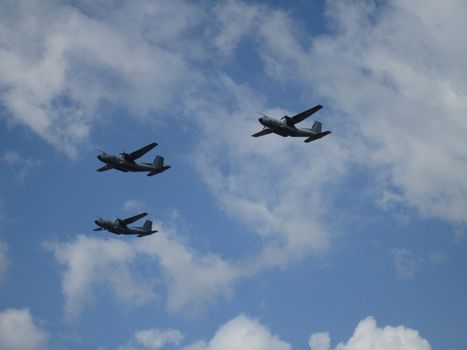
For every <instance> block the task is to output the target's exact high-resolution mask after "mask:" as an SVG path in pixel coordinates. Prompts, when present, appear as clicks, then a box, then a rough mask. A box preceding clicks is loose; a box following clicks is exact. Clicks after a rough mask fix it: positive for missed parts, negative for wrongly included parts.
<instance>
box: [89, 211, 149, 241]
mask: <svg viewBox="0 0 467 350" xmlns="http://www.w3.org/2000/svg"><path fill="white" fill-rule="evenodd" d="M146 215H148V213H141V214H138V215H135V216H132V217H130V218H127V219H116V220H115V221H112V220H107V219H103V218H98V219H97V220H96V221H94V223H95V224H96V225H97V226H99V227H97V228H95V229H94V231H103V230H107V231H109V232H112V233H115V234H116V235H138V237H144V236H149V235H152V234H153V233H156V232H157V231H156V230H153V229H152V221H150V220H146V221H145V222H144V225H143V226H142V227H128V226H127V225H129V224H132V223H134V222H135V221H137V220H139V219H141V218H143V217H145V216H146Z"/></svg>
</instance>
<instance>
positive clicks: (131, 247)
mask: <svg viewBox="0 0 467 350" xmlns="http://www.w3.org/2000/svg"><path fill="white" fill-rule="evenodd" d="M157 227H158V229H159V230H160V232H159V233H157V234H156V235H154V236H151V237H146V238H145V239H136V240H135V239H132V240H128V241H124V240H116V239H112V238H108V239H103V238H91V237H87V236H83V235H79V236H77V237H76V238H75V239H74V240H72V241H70V242H46V243H44V245H45V247H47V248H48V249H50V250H51V251H52V252H53V253H54V255H55V258H56V259H57V261H58V262H59V264H60V265H61V266H62V267H63V272H62V288H63V293H64V296H65V313H66V315H67V316H68V317H69V318H71V319H73V318H76V317H77V316H78V315H79V314H80V312H81V311H82V309H83V308H85V307H86V306H87V305H89V303H91V302H92V298H93V295H94V293H95V292H96V288H104V289H106V290H107V291H108V293H110V294H111V295H113V296H114V297H115V299H116V300H117V301H118V302H120V303H124V304H131V305H139V304H145V303H147V302H149V301H152V300H154V298H156V297H157V296H158V295H159V294H160V293H159V291H157V287H160V286H162V285H164V286H166V305H167V308H168V309H169V311H171V312H183V313H186V314H191V313H197V312H200V311H201V310H202V308H203V307H205V306H206V305H208V304H210V303H212V302H213V301H214V300H215V298H216V297H218V296H227V295H229V294H231V292H232V284H233V283H234V282H235V281H236V280H237V279H238V278H239V277H241V276H244V275H246V274H247V272H245V269H244V268H240V267H237V266H235V265H234V264H231V263H229V262H228V261H225V260H223V259H222V258H221V257H220V256H218V255H216V254H213V253H200V252H197V251H195V250H193V249H191V248H190V247H189V246H187V245H186V243H184V242H183V241H182V240H181V239H180V238H179V237H178V235H177V232H175V231H174V230H172V229H170V228H166V227H164V225H162V224H161V223H157ZM105 234H107V233H105ZM148 259H149V260H148ZM141 261H144V263H145V265H147V264H148V261H149V262H150V263H151V264H153V265H152V266H153V268H150V269H147V268H144V269H141V268H139V267H138V266H139V265H138V264H139V263H140V262H141ZM160 281H164V283H160Z"/></svg>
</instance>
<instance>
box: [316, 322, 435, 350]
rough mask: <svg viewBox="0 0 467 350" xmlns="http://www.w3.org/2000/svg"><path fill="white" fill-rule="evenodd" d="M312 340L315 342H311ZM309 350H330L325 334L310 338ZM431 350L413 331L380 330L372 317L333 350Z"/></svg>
mask: <svg viewBox="0 0 467 350" xmlns="http://www.w3.org/2000/svg"><path fill="white" fill-rule="evenodd" d="M311 339H314V341H315V342H311ZM310 349H311V350H330V349H331V347H330V339H329V335H328V334H327V333H316V334H313V335H311V337H310ZM386 349H387V350H431V346H430V344H429V343H428V341H427V340H425V339H423V338H422V337H421V336H420V334H419V333H418V332H417V331H416V330H413V329H410V328H407V327H405V326H397V327H392V326H386V327H384V328H380V327H378V326H377V325H376V321H375V320H374V318H373V317H367V318H366V319H364V320H362V321H360V323H359V324H358V325H357V327H356V328H355V331H354V333H353V335H352V336H351V337H350V339H349V340H348V341H347V342H341V343H339V344H337V346H336V347H335V350H386Z"/></svg>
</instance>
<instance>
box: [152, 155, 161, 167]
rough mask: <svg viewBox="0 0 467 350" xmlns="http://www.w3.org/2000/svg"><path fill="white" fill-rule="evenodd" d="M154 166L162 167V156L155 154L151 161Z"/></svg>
mask: <svg viewBox="0 0 467 350" xmlns="http://www.w3.org/2000/svg"><path fill="white" fill-rule="evenodd" d="M152 165H154V166H155V167H156V168H162V167H163V166H164V157H162V156H159V155H157V156H156V158H154V161H153V162H152Z"/></svg>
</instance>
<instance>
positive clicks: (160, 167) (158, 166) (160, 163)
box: [148, 155, 170, 176]
mask: <svg viewBox="0 0 467 350" xmlns="http://www.w3.org/2000/svg"><path fill="white" fill-rule="evenodd" d="M152 166H153V167H155V169H154V170H153V171H150V172H149V173H148V176H153V175H156V174H159V173H162V172H163V171H166V170H167V169H169V168H170V165H164V157H162V156H159V155H157V156H156V158H154V161H153V162H152Z"/></svg>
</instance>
